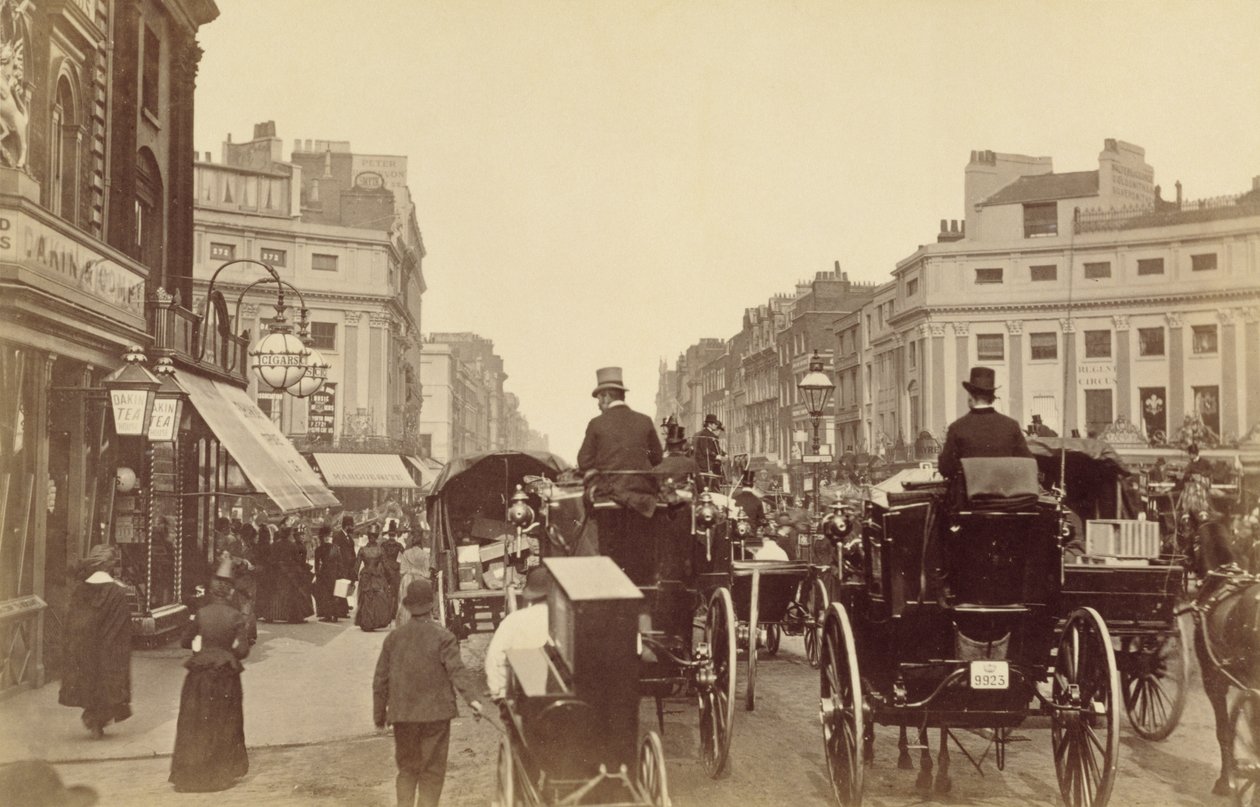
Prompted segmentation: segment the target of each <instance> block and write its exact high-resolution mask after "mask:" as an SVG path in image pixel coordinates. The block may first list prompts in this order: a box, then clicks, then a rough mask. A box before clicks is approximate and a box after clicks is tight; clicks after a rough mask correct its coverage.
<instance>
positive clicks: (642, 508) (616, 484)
mask: <svg viewBox="0 0 1260 807" xmlns="http://www.w3.org/2000/svg"><path fill="white" fill-rule="evenodd" d="M626 391H627V390H626V387H625V385H624V384H622V383H621V368H620V367H603V368H601V369H599V370H596V371H595V390H594V391H593V392H592V393H591V397H593V398H595V399H596V400H597V401H598V402H599V412H600V413H599V415H598V416H596V417H595V418H592V419H591V422H590V423H588V424H587V425H586V436H585V437H584V438H583V439H582V447H581V448H580V449H578V455H577V461H578V469H579V470H580V471H582V472H583V473H584V474H586V475H587V478H588V480H589V481H590V484H591V486H592V487H593V489H594V494H595V496H596V498H607V499H611V500H613V501H615V502H617V503H618V504H620V505H622V506H624V507H628V508H630V509H631V510H634V511H635V512H637V513H639V514H640V515H642V516H644V517H645V518H649V517H651V515H652V512H653V510H654V509H655V507H656V489H657V484H656V477H654V476H652V474H651V473H650V472H651V470H652V467H653V466H655V465H656V464H657V463H659V462H660V461H661V459H662V458H663V457H664V452H663V451H662V450H661V438H660V437H658V436H657V434H656V427H655V426H654V425H653V424H652V419H651V418H650V417H648V416H647V415H643V414H640V413H638V412H635V411H634V410H633V409H631V408H630V407H629V406H627V405H626ZM599 471H614V472H615V471H643V472H644V473H642V474H634V473H629V474H627V473H611V474H606V475H600V474H599V473H598V472H599Z"/></svg>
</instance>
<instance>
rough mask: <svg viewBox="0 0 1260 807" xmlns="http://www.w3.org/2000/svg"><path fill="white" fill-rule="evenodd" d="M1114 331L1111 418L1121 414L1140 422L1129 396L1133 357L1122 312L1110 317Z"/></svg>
mask: <svg viewBox="0 0 1260 807" xmlns="http://www.w3.org/2000/svg"><path fill="white" fill-rule="evenodd" d="M1111 323H1112V326H1113V328H1114V329H1115V332H1116V411H1115V415H1114V416H1113V419H1119V417H1120V416H1121V415H1123V416H1124V417H1126V418H1128V419H1129V421H1130V422H1131V423H1141V422H1142V418H1141V413H1140V412H1136V411H1134V409H1133V401H1132V398H1131V393H1132V389H1131V388H1132V386H1133V358H1132V356H1131V351H1132V348H1131V346H1130V340H1129V318H1128V316H1127V315H1124V314H1116V315H1115V316H1113V317H1112V318H1111Z"/></svg>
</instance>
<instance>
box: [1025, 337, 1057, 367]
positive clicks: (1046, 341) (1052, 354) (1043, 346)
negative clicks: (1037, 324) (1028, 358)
mask: <svg viewBox="0 0 1260 807" xmlns="http://www.w3.org/2000/svg"><path fill="white" fill-rule="evenodd" d="M1028 345H1029V347H1031V348H1032V359H1033V361H1037V360H1039V359H1057V358H1059V335H1058V334H1057V333H1054V332H1046V333H1030V334H1028Z"/></svg>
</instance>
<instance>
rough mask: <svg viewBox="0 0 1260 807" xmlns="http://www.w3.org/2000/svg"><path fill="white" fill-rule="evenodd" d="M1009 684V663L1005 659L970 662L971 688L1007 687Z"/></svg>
mask: <svg viewBox="0 0 1260 807" xmlns="http://www.w3.org/2000/svg"><path fill="white" fill-rule="evenodd" d="M1010 685H1011V675H1010V665H1009V664H1008V663H1007V662H1005V661H987V660H986V661H973V662H971V688H972V689H1008V688H1009V687H1010Z"/></svg>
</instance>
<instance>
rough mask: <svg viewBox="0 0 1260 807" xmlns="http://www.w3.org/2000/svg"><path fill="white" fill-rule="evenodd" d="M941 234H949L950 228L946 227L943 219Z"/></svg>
mask: <svg viewBox="0 0 1260 807" xmlns="http://www.w3.org/2000/svg"><path fill="white" fill-rule="evenodd" d="M941 232H943V233H945V232H949V227H947V226H946V222H945V219H941Z"/></svg>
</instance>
